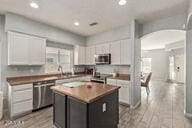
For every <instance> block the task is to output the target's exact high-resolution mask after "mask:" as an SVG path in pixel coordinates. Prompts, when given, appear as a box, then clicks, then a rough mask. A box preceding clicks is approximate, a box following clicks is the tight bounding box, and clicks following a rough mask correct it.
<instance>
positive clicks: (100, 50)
mask: <svg viewBox="0 0 192 128" xmlns="http://www.w3.org/2000/svg"><path fill="white" fill-rule="evenodd" d="M95 50H96V51H95V52H96V54H102V53H103V52H102V45H96V46H95Z"/></svg>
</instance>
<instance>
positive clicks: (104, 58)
mask: <svg viewBox="0 0 192 128" xmlns="http://www.w3.org/2000/svg"><path fill="white" fill-rule="evenodd" d="M110 63H111V55H110V54H99V55H95V64H97V65H101V64H110Z"/></svg>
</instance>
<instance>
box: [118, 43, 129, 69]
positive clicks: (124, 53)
mask: <svg viewBox="0 0 192 128" xmlns="http://www.w3.org/2000/svg"><path fill="white" fill-rule="evenodd" d="M120 51H121V65H130V64H131V39H126V40H122V41H121V50H120Z"/></svg>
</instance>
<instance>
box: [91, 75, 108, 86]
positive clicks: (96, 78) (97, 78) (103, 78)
mask: <svg viewBox="0 0 192 128" xmlns="http://www.w3.org/2000/svg"><path fill="white" fill-rule="evenodd" d="M109 76H111V75H109V74H98V75H95V76H93V77H92V79H91V81H92V82H98V83H104V84H106V83H107V77H109Z"/></svg>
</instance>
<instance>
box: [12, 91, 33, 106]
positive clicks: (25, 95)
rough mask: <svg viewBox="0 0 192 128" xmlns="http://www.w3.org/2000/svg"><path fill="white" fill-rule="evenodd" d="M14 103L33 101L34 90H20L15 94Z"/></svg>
mask: <svg viewBox="0 0 192 128" xmlns="http://www.w3.org/2000/svg"><path fill="white" fill-rule="evenodd" d="M12 99H13V103H16V102H21V101H26V100H32V99H33V90H32V89H27V90H20V91H16V92H13V97H12Z"/></svg>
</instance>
